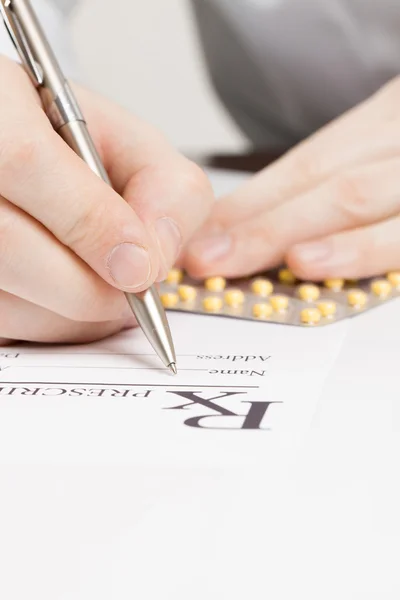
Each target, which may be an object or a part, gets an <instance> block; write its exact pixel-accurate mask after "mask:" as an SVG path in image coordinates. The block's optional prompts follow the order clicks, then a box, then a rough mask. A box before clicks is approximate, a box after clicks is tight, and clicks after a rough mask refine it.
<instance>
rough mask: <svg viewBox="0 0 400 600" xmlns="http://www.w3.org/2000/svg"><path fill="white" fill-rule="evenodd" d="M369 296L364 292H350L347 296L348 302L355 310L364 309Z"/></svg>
mask: <svg viewBox="0 0 400 600" xmlns="http://www.w3.org/2000/svg"><path fill="white" fill-rule="evenodd" d="M367 301H368V296H367V294H366V293H365V292H363V290H350V291H349V293H348V294H347V302H348V303H349V304H350V306H353V307H354V308H362V307H363V306H365V305H366V304H367Z"/></svg>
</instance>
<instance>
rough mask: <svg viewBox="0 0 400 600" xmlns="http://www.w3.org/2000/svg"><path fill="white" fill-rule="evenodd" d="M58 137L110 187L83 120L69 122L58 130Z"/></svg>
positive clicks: (108, 179)
mask: <svg viewBox="0 0 400 600" xmlns="http://www.w3.org/2000/svg"><path fill="white" fill-rule="evenodd" d="M58 133H59V135H60V136H61V137H62V138H63V140H64V141H65V142H66V143H67V144H68V146H69V147H70V148H71V149H72V150H73V151H74V152H75V153H76V154H77V155H78V156H80V158H81V159H82V160H83V161H84V162H85V163H86V164H87V165H88V167H89V168H90V169H91V170H92V171H93V172H94V173H95V174H96V175H98V176H99V177H100V178H101V179H102V180H103V181H104V182H105V183H107V184H108V185H110V186H111V181H110V178H109V177H108V174H107V171H106V170H105V168H104V165H103V163H102V161H101V159H100V156H99V153H98V152H97V150H96V147H95V145H94V143H93V140H92V138H91V136H90V134H89V132H88V129H87V126H86V123H85V122H84V121H83V120H79V121H71V122H70V123H66V124H65V125H63V126H62V127H60V128H59V129H58Z"/></svg>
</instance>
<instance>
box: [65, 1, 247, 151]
mask: <svg viewBox="0 0 400 600" xmlns="http://www.w3.org/2000/svg"><path fill="white" fill-rule="evenodd" d="M110 13H111V14H110ZM72 36H73V43H74V48H75V53H76V58H77V61H78V64H79V66H80V69H81V72H82V74H83V76H84V78H85V81H86V83H87V84H88V85H89V86H90V87H91V88H92V89H95V90H97V91H99V92H101V93H103V94H105V95H107V96H108V97H110V98H112V99H114V100H116V101H117V102H119V103H120V104H122V105H124V106H125V107H127V108H129V109H130V110H132V111H133V112H135V113H136V114H137V115H139V116H141V117H143V118H144V119H147V120H148V121H151V122H152V123H154V124H155V125H156V126H157V127H159V128H160V129H161V130H163V132H164V133H165V134H166V135H167V136H168V138H169V140H170V141H171V142H172V143H173V144H174V145H175V146H177V147H178V148H180V149H181V150H182V151H186V152H189V153H199V152H200V153H201V152H214V151H217V152H218V151H223V152H226V151H233V150H237V149H240V148H242V147H243V145H244V139H243V137H242V135H241V134H240V133H239V132H238V130H237V128H236V127H235V125H234V124H233V123H232V122H231V120H230V119H229V117H228V116H227V115H226V114H225V112H224V110H223V108H222V107H221V106H220V104H219V102H218V100H217V98H216V96H215V95H214V92H213V90H212V88H211V84H210V83H209V80H208V77H207V74H206V70H205V67H204V65H203V60H202V55H201V51H200V48H199V45H198V43H197V37H196V29H195V25H194V19H193V16H192V13H191V9H190V6H189V3H188V2H187V0H151V2H146V1H145V0H81V4H80V6H78V8H77V10H76V11H75V13H74V15H73V18H72ZM88 40H89V41H88Z"/></svg>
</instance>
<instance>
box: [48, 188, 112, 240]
mask: <svg viewBox="0 0 400 600" xmlns="http://www.w3.org/2000/svg"><path fill="white" fill-rule="evenodd" d="M68 216H69V217H70V218H68V219H67V220H66V221H65V222H64V223H62V225H61V232H60V237H61V238H62V239H61V241H62V242H63V243H64V244H65V245H66V246H68V247H69V248H71V249H72V250H75V249H77V248H79V249H82V250H83V251H85V250H87V251H91V250H97V249H98V248H99V247H101V246H102V245H103V244H104V240H105V239H106V238H107V235H106V230H107V229H108V228H109V227H110V224H111V215H110V211H109V210H108V203H107V202H106V201H104V200H102V199H98V200H97V201H96V202H85V203H83V204H82V205H80V206H79V207H75V209H74V208H73V209H72V210H71V211H70V213H69V215H68Z"/></svg>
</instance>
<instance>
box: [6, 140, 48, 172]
mask: <svg viewBox="0 0 400 600" xmlns="http://www.w3.org/2000/svg"><path fill="white" fill-rule="evenodd" d="M43 143H44V140H43V135H40V134H38V135H33V134H32V133H31V134H26V133H24V132H22V131H21V132H18V131H12V132H9V135H4V134H3V135H2V137H1V140H0V175H1V179H2V181H3V182H8V181H10V182H12V181H13V179H14V178H15V177H18V178H19V180H20V179H21V177H29V173H30V172H32V171H33V170H34V169H36V168H37V167H38V163H39V158H40V154H41V148H42V147H43Z"/></svg>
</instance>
